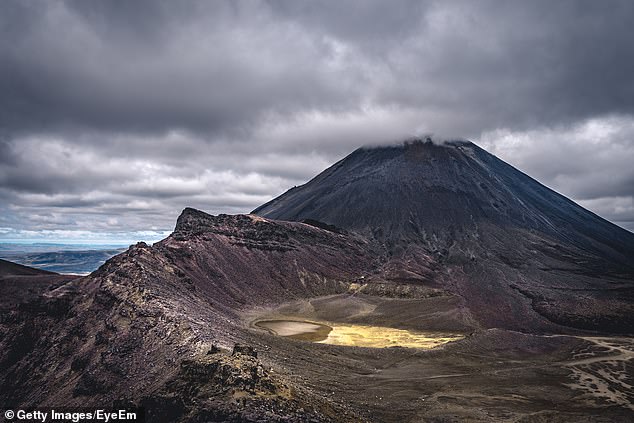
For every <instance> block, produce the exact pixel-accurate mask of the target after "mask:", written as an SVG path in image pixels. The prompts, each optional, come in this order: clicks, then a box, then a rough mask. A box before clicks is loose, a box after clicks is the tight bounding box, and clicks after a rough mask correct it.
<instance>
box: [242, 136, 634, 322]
mask: <svg viewBox="0 0 634 423" xmlns="http://www.w3.org/2000/svg"><path fill="white" fill-rule="evenodd" d="M253 213H254V214H257V215H260V216H263V217H267V218H271V219H280V220H290V221H307V222H311V221H317V222H322V223H323V224H325V225H332V226H335V227H338V228H341V229H344V230H349V231H354V232H356V233H359V234H362V235H364V236H366V237H368V238H369V239H373V240H375V241H377V242H378V243H379V244H380V245H381V246H382V248H383V249H384V251H385V255H386V257H390V260H393V261H395V262H397V263H398V265H399V266H401V268H402V271H403V272H405V271H407V270H408V268H407V263H408V262H411V261H415V259H416V257H417V256H420V254H428V255H430V256H431V257H432V258H433V259H434V264H435V265H436V266H437V267H436V268H437V269H438V270H437V271H436V272H435V274H434V276H433V277H432V278H428V279H427V281H425V283H427V284H429V285H430V286H432V287H436V288H441V289H446V290H449V291H451V292H453V293H455V294H457V295H459V296H460V297H461V298H462V299H463V300H464V303H465V306H466V307H467V308H468V310H469V311H470V312H471V313H472V314H473V315H474V316H475V318H476V320H477V321H478V322H479V323H480V324H481V325H482V326H484V327H503V328H509V329H517V330H521V331H529V332H530V331H544V330H545V331H552V330H553V326H552V325H549V324H548V323H547V322H545V321H544V319H543V318H541V317H545V318H546V319H547V320H548V321H549V322H551V323H555V324H557V325H563V326H568V327H575V328H580V329H592V330H598V331H607V332H621V333H628V332H632V331H633V329H632V328H634V306H633V304H634V234H632V233H630V232H628V231H626V230H624V229H622V228H620V227H618V226H616V225H614V224H612V223H610V222H608V221H606V220H604V219H602V218H601V217H599V216H597V215H596V214H594V213H592V212H590V211H588V210H586V209H584V208H582V207H580V206H579V205H577V204H576V203H574V202H573V201H571V200H569V199H567V198H566V197H564V196H562V195H560V194H558V193H556V192H555V191H553V190H551V189H549V188H547V187H545V186H544V185H542V184H540V183H539V182H537V181H535V180H534V179H532V178H530V177H529V176H527V175H525V174H524V173H522V172H520V171H519V170H517V169H515V168H513V167H512V166H510V165H509V164H507V163H505V162H503V161H502V160H500V159H498V158H496V157H495V156H493V155H491V154H489V153H487V152H486V151H485V150H483V149H481V148H479V147H478V146H476V145H475V144H473V143H471V142H467V141H454V142H446V143H444V144H440V145H437V144H434V143H432V142H431V141H429V140H427V141H422V140H417V141H413V142H407V143H405V144H403V145H398V146H391V147H379V148H360V149H358V150H356V151H354V152H353V153H352V154H350V155H349V156H347V157H346V158H344V159H343V160H341V161H339V162H337V163H336V164H334V165H333V166H331V167H330V168H328V169H326V170H325V171H324V172H322V173H321V174H319V175H318V176H316V177H315V178H314V179H312V180H311V181H309V182H308V183H306V184H305V185H302V186H299V187H295V188H292V189H291V190H289V191H287V192H286V193H284V194H282V195H281V196H279V197H277V198H275V199H273V200H272V201H270V202H268V203H266V204H264V205H262V206H260V207H258V208H257V209H255V210H254V211H253ZM410 270H413V271H414V272H415V269H410Z"/></svg>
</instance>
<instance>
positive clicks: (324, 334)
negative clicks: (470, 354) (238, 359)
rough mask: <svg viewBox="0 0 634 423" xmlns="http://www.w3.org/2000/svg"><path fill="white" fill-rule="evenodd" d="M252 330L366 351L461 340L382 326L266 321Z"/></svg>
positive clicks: (420, 346)
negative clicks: (262, 330) (359, 348)
mask: <svg viewBox="0 0 634 423" xmlns="http://www.w3.org/2000/svg"><path fill="white" fill-rule="evenodd" d="M255 326H257V327H259V328H261V329H265V330H268V331H269V332H271V333H273V334H275V335H279V336H284V337H288V338H292V339H299V340H304V341H311V342H319V343H322V344H333V345H345V346H355V347H368V348H388V347H404V348H424V349H429V348H434V347H437V346H439V345H442V344H446V343H447V342H452V341H457V340H459V339H462V338H463V337H464V336H462V335H456V334H444V333H424V332H415V331H410V330H405V329H394V328H389V327H382V326H366V325H351V324H339V323H335V324H324V323H317V322H306V321H296V320H265V321H259V322H257V323H256V324H255Z"/></svg>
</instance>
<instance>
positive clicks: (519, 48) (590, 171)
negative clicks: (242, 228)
mask: <svg viewBox="0 0 634 423" xmlns="http://www.w3.org/2000/svg"><path fill="white" fill-rule="evenodd" d="M633 21H634V3H633V2H631V1H617V0H613V1H610V2H596V1H564V0H562V1H557V2H551V1H548V2H547V1H532V2H525V1H484V0H483V1H478V2H473V1H451V2H448V1H427V2H422V1H407V0H402V1H389V2H388V1H378V0H377V1H374V0H366V1H338V2H312V1H311V2H309V1H290V0H289V1H281V0H278V1H273V0H271V1H265V0H262V1H257V0H253V1H215V2H206V1H182V2H173V1H134V2H115V1H91V2H85V1H57V2H36V1H5V2H2V3H1V4H0V63H1V66H0V93H1V95H0V198H1V199H2V204H1V205H0V212H2V215H1V217H0V227H10V228H12V229H11V230H12V231H14V230H17V231H19V230H24V231H27V230H38V229H46V230H51V231H54V230H55V228H56V227H57V226H59V227H62V226H64V227H65V228H67V227H75V229H76V230H86V229H87V228H90V222H96V220H99V223H94V224H95V225H99V229H100V230H104V231H105V230H109V231H114V230H125V231H138V230H140V229H145V228H146V226H147V222H148V221H151V222H152V224H153V225H155V226H157V227H158V228H160V229H166V228H167V229H169V228H171V227H172V225H173V220H174V218H175V217H176V214H177V213H178V211H179V210H180V209H181V208H182V207H184V206H185V205H191V206H195V207H199V208H203V209H206V210H210V211H212V212H220V211H222V212H244V211H248V210H250V209H252V208H253V207H255V206H256V205H258V204H259V203H261V202H264V201H266V200H267V199H268V198H269V197H270V196H273V195H277V194H279V193H281V192H282V191H284V190H285V189H286V188H287V187H289V186H292V185H297V184H300V183H302V182H304V181H306V180H307V179H308V178H309V177H311V176H312V175H314V174H315V173H317V172H318V171H320V170H322V169H323V168H324V167H326V166H327V165H328V164H329V163H332V162H333V161H335V160H337V159H339V158H340V157H342V156H343V155H344V154H346V153H348V152H350V151H351V150H353V149H354V148H356V147H358V146H359V145H362V144H376V143H381V142H386V141H393V140H398V139H401V138H404V137H407V136H410V135H413V134H416V133H421V132H422V133H434V134H436V135H437V136H439V137H443V136H447V137H464V138H471V139H474V140H475V141H477V142H480V143H482V144H483V145H484V146H486V147H487V148H489V149H490V150H492V151H493V152H495V153H496V154H498V155H499V156H500V157H501V158H503V159H505V160H508V161H509V162H511V163H512V164H514V165H517V166H519V167H520V168H522V169H523V170H525V171H526V172H528V173H530V174H531V175H533V176H535V177H537V178H538V179H539V180H540V181H542V182H544V183H546V184H547V185H549V186H552V187H554V188H555V189H558V190H560V191H561V192H562V193H564V194H566V195H569V196H572V197H573V198H575V199H577V200H580V201H583V204H584V205H586V206H588V207H591V208H593V207H594V209H593V210H596V211H598V212H600V213H601V214H602V215H604V216H606V217H608V218H610V219H612V220H614V221H616V222H619V223H620V224H623V225H624V226H627V227H629V228H633V227H634V224H633V223H632V222H634V206H633V205H632V198H634V183H633V182H634V174H633V173H632V170H631V164H630V163H632V161H634V124H633V122H634V118H633V115H634V77H632V75H634V54H633V53H632V48H631V40H632V39H633V38H634V31H633V30H632V22H633ZM597 140H598V141H597ZM141 215H143V216H144V218H142V219H141V218H138V216H141ZM95 216H101V219H96V218H95ZM107 222H110V223H107ZM56 225H57V226H56ZM73 225H74V226H73ZM116 228H119V229H116ZM65 230H66V229H65Z"/></svg>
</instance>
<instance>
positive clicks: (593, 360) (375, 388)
mask: <svg viewBox="0 0 634 423" xmlns="http://www.w3.org/2000/svg"><path fill="white" fill-rule="evenodd" d="M444 301H446V300H444V299H436V300H433V301H429V299H426V300H411V299H410V300H404V299H388V298H377V297H370V296H354V295H335V296H329V297H321V298H315V299H312V300H302V301H297V302H293V303H289V304H285V305H283V306H280V307H277V308H275V309H257V310H250V311H249V312H247V313H245V314H244V319H245V322H247V324H248V322H253V321H255V320H258V319H264V318H281V317H284V318H293V319H301V318H304V319H321V320H322V321H338V322H348V323H349V322H354V323H356V324H365V325H376V324H381V325H386V326H394V327H401V328H409V329H417V330H421V329H422V328H421V327H415V325H416V324H415V323H413V322H420V321H423V322H424V321H427V322H428V324H429V325H430V329H432V330H438V329H439V327H438V326H437V325H438V324H440V323H438V321H439V319H440V317H443V319H442V320H443V321H444V322H445V323H443V325H445V326H446V327H445V328H444V329H445V330H452V331H454V332H460V331H461V332H462V333H463V334H464V335H466V337H465V338H464V339H462V340H459V341H456V342H450V343H447V344H445V345H443V346H440V347H437V348H433V349H428V350H425V349H417V348H360V347H347V346H337V345H326V344H321V343H311V342H308V341H302V340H293V339H288V338H283V337H279V336H275V335H272V334H270V333H268V332H266V331H264V330H262V329H258V328H256V327H253V326H252V325H250V326H251V327H250V329H248V331H249V332H248V333H249V336H250V337H251V338H252V339H251V342H252V343H253V344H254V345H256V347H257V348H258V349H259V350H260V351H261V354H260V357H261V359H262V361H263V362H264V363H265V364H266V365H268V366H271V368H273V369H274V370H275V371H276V372H279V373H281V374H282V375H285V376H286V377H288V378H289V379H290V380H293V381H294V382H296V383H297V384H299V385H302V386H306V387H308V388H310V389H311V390H313V391H314V392H316V393H317V394H318V395H319V396H322V397H323V398H324V399H326V400H328V401H330V402H333V403H336V404H338V405H339V406H340V407H341V409H343V410H347V411H348V412H349V413H350V415H351V416H352V415H354V414H356V415H360V416H362V417H363V418H364V419H367V420H368V421H373V422H392V421H394V422H397V421H398V422H405V421H407V422H419V421H422V422H425V421H430V422H432V421H438V422H440V421H442V422H448V421H449V422H450V421H482V422H489V421H509V422H543V421H548V422H558V421H565V422H573V421H574V422H595V421H596V422H603V421H605V422H608V421H633V420H634V405H633V404H634V389H633V386H634V362H633V361H632V358H633V357H634V338H630V337H604V336H602V337H593V336H582V335H579V336H577V335H529V334H523V333H520V332H513V331H507V330H502V329H488V330H479V329H477V328H475V329H473V330H471V331H470V330H469V329H468V328H467V327H466V326H465V325H464V319H463V320H460V319H454V320H453V323H451V319H446V317H447V315H448V313H449V314H450V309H451V307H446V304H445V305H443V302H444ZM421 302H423V303H425V307H421ZM385 310H391V311H394V310H401V313H400V314H398V313H397V314H398V315H397V316H396V317H395V315H394V313H392V312H390V313H383V312H382V311H385ZM406 310H419V312H418V313H422V315H417V316H413V315H408V314H407V312H406ZM420 310H425V311H423V312H420ZM388 316H389V317H388ZM434 316H435V317H437V318H438V319H435V318H434ZM408 317H409V318H411V320H409V319H408ZM414 317H416V319H413V318H414ZM448 322H449V323H448ZM461 322H462V323H461Z"/></svg>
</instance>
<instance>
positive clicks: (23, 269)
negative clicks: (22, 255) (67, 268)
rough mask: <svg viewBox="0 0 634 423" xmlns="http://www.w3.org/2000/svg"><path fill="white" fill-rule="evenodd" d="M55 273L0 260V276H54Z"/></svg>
mask: <svg viewBox="0 0 634 423" xmlns="http://www.w3.org/2000/svg"><path fill="white" fill-rule="evenodd" d="M54 274H55V272H50V271H48V270H41V269H34V268H32V267H28V266H23V265H21V264H17V263H13V262H10V261H7V260H3V259H0V276H33V275H54Z"/></svg>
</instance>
